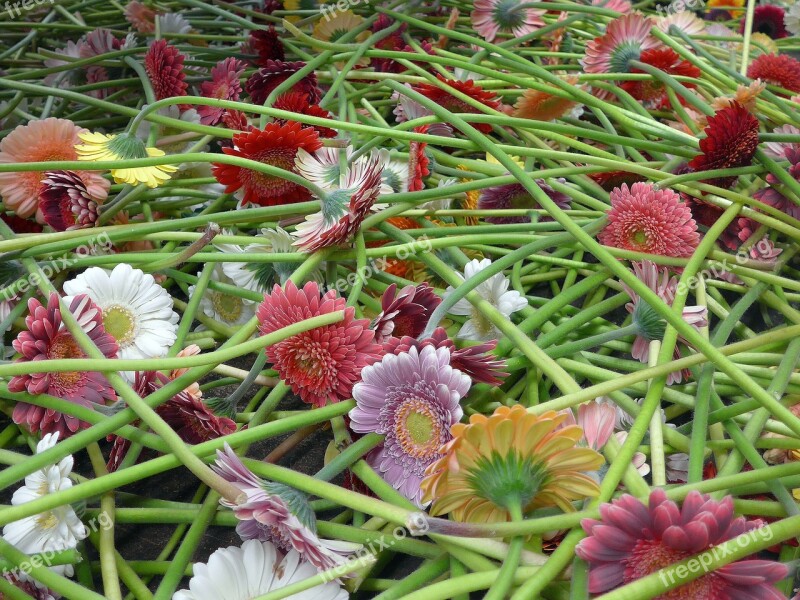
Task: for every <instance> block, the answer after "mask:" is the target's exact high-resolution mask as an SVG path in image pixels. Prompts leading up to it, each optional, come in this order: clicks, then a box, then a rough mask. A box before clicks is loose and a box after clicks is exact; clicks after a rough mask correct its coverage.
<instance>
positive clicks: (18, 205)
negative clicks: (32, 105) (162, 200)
mask: <svg viewBox="0 0 800 600" xmlns="http://www.w3.org/2000/svg"><path fill="white" fill-rule="evenodd" d="M85 131H86V130H85V129H81V128H80V127H78V126H77V125H75V123H73V122H72V121H69V120H67V119H56V118H54V117H50V118H47V119H43V120H41V121H31V122H30V123H28V124H27V125H20V126H19V127H16V128H15V129H14V130H13V131H12V132H11V133H9V134H8V135H7V136H6V137H5V138H3V140H2V141H0V163H31V162H46V161H54V160H77V159H78V153H77V152H76V150H75V144H77V143H79V142H80V139H79V137H78V135H79V134H81V133H83V132H85ZM76 174H77V175H78V177H80V179H81V181H82V182H83V185H84V186H85V187H86V190H87V192H88V193H89V195H90V196H91V197H92V198H93V199H94V200H96V201H99V202H102V201H103V200H105V199H106V197H107V196H108V189H109V187H110V184H109V182H108V181H106V180H105V179H103V177H102V176H101V175H100V174H99V173H96V172H91V171H77V172H76ZM44 178H45V174H44V173H43V172H41V171H29V172H17V173H0V196H2V198H3V205H4V206H5V208H6V209H10V210H13V211H14V212H15V213H16V214H17V215H18V216H20V217H22V218H27V217H30V216H31V215H33V214H34V213H35V212H36V210H37V209H38V208H39V192H40V191H41V187H42V185H41V184H42V180H43V179H44Z"/></svg>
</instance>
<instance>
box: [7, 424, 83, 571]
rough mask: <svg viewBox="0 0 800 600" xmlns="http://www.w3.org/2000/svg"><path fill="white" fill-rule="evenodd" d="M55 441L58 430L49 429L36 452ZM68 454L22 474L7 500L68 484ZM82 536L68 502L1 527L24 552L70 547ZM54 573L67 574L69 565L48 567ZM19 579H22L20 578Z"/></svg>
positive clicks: (16, 500)
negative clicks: (25, 474) (25, 475)
mask: <svg viewBox="0 0 800 600" xmlns="http://www.w3.org/2000/svg"><path fill="white" fill-rule="evenodd" d="M56 442H58V433H49V434H47V435H45V436H44V437H43V438H42V441H40V442H39V444H38V445H37V446H36V453H37V454H40V453H42V452H44V451H45V450H49V449H50V448H52V447H53V446H55V445H56ZM72 465H73V460H72V456H67V457H66V458H63V459H61V462H59V463H58V464H57V465H49V466H47V467H45V468H43V469H41V470H39V471H36V472H34V473H31V474H30V475H28V476H27V477H26V478H25V485H24V486H23V487H21V488H19V489H18V490H17V491H15V492H14V495H13V496H12V497H11V504H13V505H14V506H17V505H19V504H25V503H26V502H30V501H31V500H36V499H37V498H41V497H42V496H47V495H48V494H54V493H56V492H59V491H61V490H66V489H69V488H71V487H72V481H71V480H70V478H69V474H70V473H71V472H72ZM85 537H86V528H85V527H84V525H83V523H81V520H80V519H79V518H78V515H76V514H75V511H74V510H73V509H72V507H71V506H70V505H65V506H58V507H56V508H54V509H52V510H48V511H46V512H43V513H40V514H38V515H33V516H30V517H25V518H24V519H20V520H19V521H13V522H12V523H9V524H8V525H6V526H5V527H3V539H4V540H5V541H7V542H8V543H9V544H12V545H13V546H15V547H16V548H17V549H18V550H20V551H22V552H24V553H25V554H36V553H40V552H44V551H46V550H50V551H55V552H59V551H62V550H70V549H72V548H75V546H77V545H78V541H79V540H82V539H83V538H85ZM51 569H52V570H53V571H55V572H56V573H60V574H62V575H67V576H71V575H72V573H73V569H72V565H58V566H54V567H51ZM23 580H26V579H25V578H23Z"/></svg>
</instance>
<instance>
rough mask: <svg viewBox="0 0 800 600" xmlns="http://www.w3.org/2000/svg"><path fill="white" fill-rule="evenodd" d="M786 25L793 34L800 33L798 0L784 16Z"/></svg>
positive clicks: (799, 6)
mask: <svg viewBox="0 0 800 600" xmlns="http://www.w3.org/2000/svg"><path fill="white" fill-rule="evenodd" d="M783 22H784V25H786V29H788V30H789V33H791V34H792V35H800V4H797V3H796V2H795V3H794V4H792V5H791V6H790V7H789V10H788V11H787V12H786V14H785V15H784V17H783Z"/></svg>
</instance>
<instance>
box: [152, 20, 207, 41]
mask: <svg viewBox="0 0 800 600" xmlns="http://www.w3.org/2000/svg"><path fill="white" fill-rule="evenodd" d="M156 23H158V30H159V32H160V33H161V35H162V36H163V35H172V34H175V33H180V34H185V33H191V32H192V24H191V23H189V21H187V20H186V17H184V16H183V15H182V14H180V13H165V14H159V15H156ZM189 43H193V42H189ZM198 45H202V44H198Z"/></svg>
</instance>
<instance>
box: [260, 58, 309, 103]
mask: <svg viewBox="0 0 800 600" xmlns="http://www.w3.org/2000/svg"><path fill="white" fill-rule="evenodd" d="M305 66H306V63H304V62H302V61H296V62H283V61H280V60H266V61H264V66H263V67H262V68H260V69H259V70H258V71H256V72H255V73H253V74H252V75H251V76H250V79H248V80H247V83H246V84H245V89H246V90H247V93H248V94H250V98H251V99H252V101H253V104H258V105H260V106H263V105H264V102H266V101H267V97H269V95H270V94H271V93H272V90H274V89H275V88H276V87H278V86H279V85H280V84H282V83H283V82H284V81H286V80H287V79H289V77H291V76H292V75H294V74H295V73H297V72H298V71H299V70H300V69H302V68H303V67H305ZM287 91H293V92H304V93H305V94H307V95H308V97H309V101H310V102H319V100H320V98H321V95H320V90H319V88H318V87H317V76H316V75H314V73H309V74H308V75H306V76H305V77H303V78H302V79H301V80H300V81H298V82H297V83H295V84H294V85H293V86H292V88H291V90H287Z"/></svg>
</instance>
